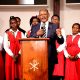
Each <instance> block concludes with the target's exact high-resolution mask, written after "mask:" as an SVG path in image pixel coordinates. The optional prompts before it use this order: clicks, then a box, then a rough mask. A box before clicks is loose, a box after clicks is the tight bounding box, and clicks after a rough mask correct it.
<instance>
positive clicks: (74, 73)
mask: <svg viewBox="0 0 80 80" xmlns="http://www.w3.org/2000/svg"><path fill="white" fill-rule="evenodd" d="M79 38H80V35H77V36H76V37H75V38H74V39H73V41H72V36H71V35H69V36H68V37H67V48H66V50H67V52H68V54H70V55H72V56H75V55H77V54H78V53H79V52H80V48H79V47H78V40H79ZM64 80H80V58H79V59H78V60H76V61H71V60H70V59H69V58H66V63H65V79H64Z"/></svg>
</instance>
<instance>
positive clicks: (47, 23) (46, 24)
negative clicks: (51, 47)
mask: <svg viewBox="0 0 80 80" xmlns="http://www.w3.org/2000/svg"><path fill="white" fill-rule="evenodd" d="M48 25H49V22H48V21H47V22H45V27H46V37H47V33H48ZM42 26H43V22H41V25H40V29H41V27H42Z"/></svg>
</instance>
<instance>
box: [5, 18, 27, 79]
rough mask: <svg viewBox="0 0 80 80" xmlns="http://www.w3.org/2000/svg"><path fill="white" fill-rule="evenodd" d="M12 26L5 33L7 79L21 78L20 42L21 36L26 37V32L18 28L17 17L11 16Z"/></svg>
mask: <svg viewBox="0 0 80 80" xmlns="http://www.w3.org/2000/svg"><path fill="white" fill-rule="evenodd" d="M9 22H10V28H9V29H7V30H6V32H5V34H4V49H5V51H6V56H5V75H6V80H20V79H21V64H20V63H21V61H20V43H19V38H24V37H25V36H24V34H23V33H22V32H21V31H19V30H18V24H17V20H16V18H15V17H12V18H10V21H9Z"/></svg>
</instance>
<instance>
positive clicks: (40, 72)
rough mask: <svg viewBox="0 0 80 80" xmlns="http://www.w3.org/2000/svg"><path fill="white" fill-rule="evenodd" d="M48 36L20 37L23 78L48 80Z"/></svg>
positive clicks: (26, 79) (23, 79)
mask: <svg viewBox="0 0 80 80" xmlns="http://www.w3.org/2000/svg"><path fill="white" fill-rule="evenodd" d="M48 40H49V39H48V38H26V39H20V44H21V74H22V78H21V80H48V42H47V41H48Z"/></svg>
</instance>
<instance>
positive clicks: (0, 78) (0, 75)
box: [0, 36, 4, 80]
mask: <svg viewBox="0 0 80 80" xmlns="http://www.w3.org/2000/svg"><path fill="white" fill-rule="evenodd" d="M2 49H3V37H2V36H0V80H4V60H3V56H2Z"/></svg>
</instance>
